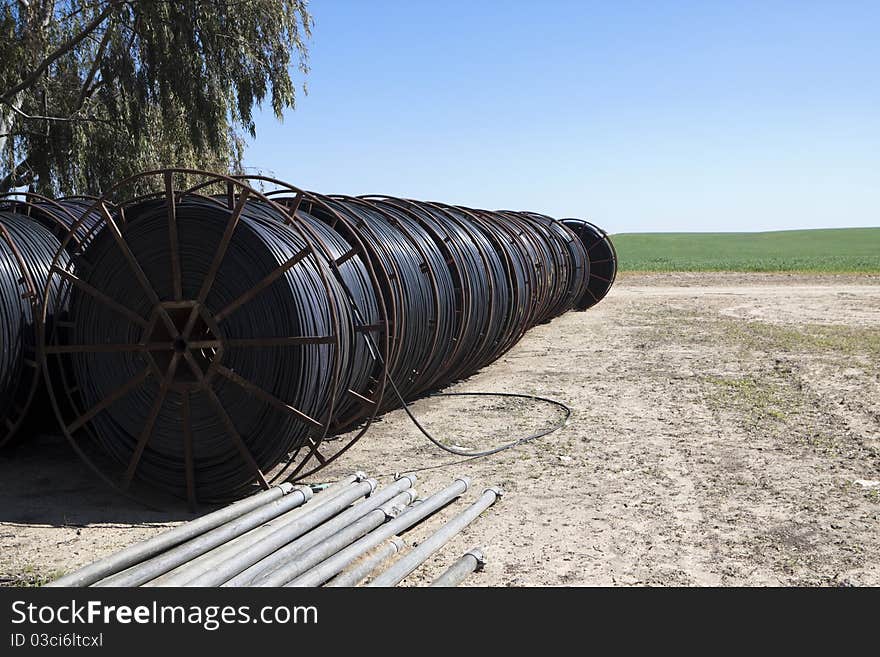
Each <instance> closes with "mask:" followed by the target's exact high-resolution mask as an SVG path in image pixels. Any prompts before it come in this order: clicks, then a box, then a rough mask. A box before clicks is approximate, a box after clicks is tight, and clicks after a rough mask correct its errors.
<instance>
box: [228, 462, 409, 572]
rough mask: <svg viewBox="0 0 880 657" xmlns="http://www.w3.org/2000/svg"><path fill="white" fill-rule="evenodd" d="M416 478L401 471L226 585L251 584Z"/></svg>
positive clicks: (359, 516) (407, 486)
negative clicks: (392, 480) (375, 490)
mask: <svg viewBox="0 0 880 657" xmlns="http://www.w3.org/2000/svg"><path fill="white" fill-rule="evenodd" d="M415 482H416V476H415V475H412V474H407V475H402V476H401V477H399V478H398V479H397V480H396V481H395V482H393V483H392V484H391V485H390V486H386V487H385V488H383V489H381V490H379V491H377V492H375V493H373V494H372V495H370V497H368V498H367V499H366V500H364V501H363V502H361V503H359V504H356V505H355V506H353V507H351V508H350V509H346V510H345V511H343V512H342V513H340V514H339V515H338V516H336V517H335V518H332V519H330V520H328V521H327V522H325V523H324V524H322V525H320V526H318V527H316V528H315V529H313V530H312V531H310V532H309V533H307V534H304V535H303V536H300V537H299V538H298V539H296V540H295V541H293V542H291V543H288V544H287V545H285V546H284V547H282V548H280V549H278V550H275V551H274V552H272V553H271V554H269V555H267V556H266V557H264V558H263V559H261V560H260V561H258V562H257V563H255V564H254V565H252V566H250V567H249V568H246V569H245V570H243V571H242V572H240V573H239V574H238V575H236V576H235V577H233V578H231V579H230V580H228V581H227V582H226V584H224V586H248V585H249V584H251V583H252V582H254V581H256V580H258V579H260V578H261V577H262V576H263V575H265V574H267V573H269V572H272V571H274V570H276V569H278V568H280V567H281V566H283V565H284V563H285V562H289V561H290V560H291V559H292V558H293V557H294V556H296V555H298V554H300V553H302V552H305V551H306V550H308V549H310V548H312V547H314V546H316V545H318V544H320V543H322V542H324V541H326V540H328V539H329V538H330V537H331V536H333V535H334V534H336V533H337V532H340V531H342V530H343V529H345V528H346V527H348V526H349V525H351V524H352V523H354V522H356V521H358V520H360V519H361V518H363V517H364V516H366V515H367V514H368V513H370V512H371V511H373V510H375V509H378V508H379V507H381V506H382V505H383V504H385V503H386V502H389V501H391V500H393V499H394V498H395V497H397V496H398V495H399V494H400V493H402V492H404V491H405V490H407V489H411V488H412V486H413V484H415ZM404 506H406V505H404Z"/></svg>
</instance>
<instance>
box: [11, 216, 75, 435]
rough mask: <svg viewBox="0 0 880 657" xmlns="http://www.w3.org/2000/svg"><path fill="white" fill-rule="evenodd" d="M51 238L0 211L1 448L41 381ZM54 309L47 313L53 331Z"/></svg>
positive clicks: (24, 415) (39, 228)
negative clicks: (41, 333) (39, 354)
mask: <svg viewBox="0 0 880 657" xmlns="http://www.w3.org/2000/svg"><path fill="white" fill-rule="evenodd" d="M59 245H60V243H59V241H58V238H56V237H55V236H54V235H53V234H52V233H50V232H49V231H48V230H46V229H45V228H44V227H43V226H41V225H40V224H38V223H36V222H34V221H33V220H32V219H31V218H30V217H28V216H26V215H23V214H17V213H14V212H6V211H0V445H4V444H6V443H8V442H10V441H11V440H12V438H13V436H14V435H15V434H16V432H17V431H18V429H19V428H20V427H21V425H22V423H23V422H24V421H25V420H26V419H27V413H28V410H29V407H30V406H31V404H32V402H33V400H34V397H35V394H36V393H37V385H38V382H39V379H40V372H39V366H38V363H37V355H36V352H37V344H38V337H39V331H40V329H41V326H40V323H41V322H42V321H43V320H42V314H43V313H42V311H41V305H40V303H41V298H40V296H39V293H40V291H42V290H43V289H44V288H45V286H46V285H47V282H48V279H49V268H50V266H51V264H52V259H53V258H54V256H55V253H56V251H57V250H58V248H59ZM56 312H57V307H56V306H55V304H54V302H53V303H52V304H50V306H49V307H48V308H47V312H46V331H47V333H50V334H51V332H52V328H53V324H54V320H55V315H56Z"/></svg>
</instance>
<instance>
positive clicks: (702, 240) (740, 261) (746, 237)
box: [612, 228, 880, 273]
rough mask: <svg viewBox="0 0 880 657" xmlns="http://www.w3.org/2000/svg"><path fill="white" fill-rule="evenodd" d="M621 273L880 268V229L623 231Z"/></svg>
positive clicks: (617, 237) (868, 270)
mask: <svg viewBox="0 0 880 657" xmlns="http://www.w3.org/2000/svg"><path fill="white" fill-rule="evenodd" d="M612 239H613V241H614V247H615V248H616V249H617V255H618V257H619V259H620V270H621V271H763V272H774V271H801V272H828V273H834V272H863V273H876V272H880V228H837V229H828V230H788V231H777V232H767V233H629V234H626V233H623V234H620V235H614V236H612Z"/></svg>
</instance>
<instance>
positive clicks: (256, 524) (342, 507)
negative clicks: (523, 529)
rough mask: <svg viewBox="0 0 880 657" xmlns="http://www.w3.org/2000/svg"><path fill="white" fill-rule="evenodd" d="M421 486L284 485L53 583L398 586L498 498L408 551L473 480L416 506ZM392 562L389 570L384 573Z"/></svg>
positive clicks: (399, 481) (492, 495)
mask: <svg viewBox="0 0 880 657" xmlns="http://www.w3.org/2000/svg"><path fill="white" fill-rule="evenodd" d="M415 481H416V477H415V475H412V474H406V475H402V476H400V477H398V478H396V479H395V480H393V481H391V482H390V483H388V484H387V485H385V486H379V485H378V483H377V481H376V480H375V479H370V478H368V477H366V475H364V474H363V473H355V474H354V475H352V476H350V477H346V478H344V479H342V480H340V481H338V482H336V483H335V484H334V485H332V486H331V487H329V488H327V489H326V490H322V491H320V492H318V493H313V492H312V489H311V488H310V487H306V486H300V487H294V486H293V485H292V484H289V483H285V484H281V485H280V486H275V487H272V488H270V489H269V490H267V491H264V492H261V493H257V494H255V495H252V496H250V497H247V498H245V499H243V500H240V501H238V502H236V503H234V504H232V505H229V506H226V507H223V508H221V509H219V510H217V511H214V512H212V513H208V514H207V515H204V516H202V517H200V518H198V519H196V520H193V521H190V522H186V523H184V524H181V525H178V526H177V527H174V528H173V529H170V530H167V531H165V532H163V533H161V534H159V535H157V536H155V537H153V538H151V539H148V540H146V541H143V542H141V543H137V544H135V545H132V546H130V547H128V548H126V549H124V550H122V551H120V552H117V553H115V554H111V555H109V556H107V557H104V558H102V559H99V560H98V561H95V562H94V563H91V564H88V565H86V566H84V567H82V568H80V569H78V570H76V571H74V572H72V573H70V574H68V575H65V576H63V577H61V578H59V579H57V580H55V581H54V582H52V583H50V584H48V586H91V587H120V586H147V587H156V586H159V587H163V586H258V587H268V586H294V587H296V586H321V585H323V584H325V583H326V584H327V585H328V586H356V585H358V584H359V583H361V582H362V581H364V579H366V578H368V577H370V576H371V575H372V576H373V578H372V580H371V581H370V586H396V585H397V584H399V583H400V582H401V581H403V580H404V578H406V577H407V576H409V575H410V574H412V573H413V572H414V571H415V570H416V569H417V568H419V567H420V566H422V564H424V562H425V561H426V560H427V559H428V557H430V556H431V555H432V554H434V553H436V552H437V550H439V549H440V548H441V547H442V546H443V545H444V544H445V543H447V542H448V541H449V540H450V539H452V538H453V537H454V536H456V535H457V534H458V533H460V532H461V531H462V530H463V529H464V528H465V527H467V526H468V525H470V524H471V523H472V522H474V520H476V519H477V518H478V517H479V516H480V515H481V514H482V513H483V512H484V511H485V510H486V509H488V508H489V506H491V505H492V504H493V503H494V502H495V500H496V499H497V497H498V495H499V491H498V489H495V488H490V489H487V490H486V491H485V492H484V493H483V494H482V495H481V496H480V497H479V498H478V499H477V500H476V501H475V502H474V503H473V504H471V505H470V506H468V507H467V508H466V509H465V510H464V511H463V512H462V513H460V514H457V515H455V516H453V517H452V518H451V519H449V520H448V521H446V522H444V523H442V525H441V526H440V528H439V529H438V530H436V531H435V532H434V533H433V534H431V535H430V536H429V537H428V538H427V539H425V540H424V541H422V542H420V543H419V544H418V546H417V547H415V548H413V549H410V550H407V547H406V543H405V541H404V540H403V539H402V538H401V534H405V532H407V531H410V530H412V529H413V528H414V527H417V526H419V525H420V524H421V523H422V522H423V521H424V520H425V519H426V518H429V517H432V516H434V514H436V513H437V512H438V511H440V510H442V509H444V508H445V507H447V506H448V505H450V504H452V503H453V502H455V500H457V499H458V498H459V497H461V496H462V495H464V494H465V493H466V492H467V490H468V488H469V481H468V479H467V478H464V477H460V478H457V479H455V480H453V481H452V483H450V484H449V485H448V486H446V487H445V488H443V489H442V490H440V491H437V492H436V493H434V494H433V495H430V496H429V497H427V498H425V499H421V500H419V499H417V494H416V491H415V489H414V488H413V485H414V483H415ZM395 557H399V558H397V559H394V558H395ZM389 561H391V564H390V566H389V567H388V568H387V569H385V570H384V571H383V572H378V571H382V569H383V568H384V567H385V566H386V565H387V564H388V562H389ZM475 569H476V568H475V567H474V568H471V569H470V571H469V572H468V573H465V574H464V576H466V575H467V574H469V573H470V572H473V571H474V570H475ZM460 570H462V568H461V567H458V568H457V569H456V574H455V576H454V577H452V576H450V575H444V576H442V577H441V579H444V578H445V579H446V580H450V579H455V582H454V583H453V584H450V583H447V584H446V585H455V584H457V583H459V582H460V581H462V580H463V579H464V576H463V575H462V574H461V573H459V571H460ZM377 572H378V574H376V573H377Z"/></svg>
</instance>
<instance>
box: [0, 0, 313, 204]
mask: <svg viewBox="0 0 880 657" xmlns="http://www.w3.org/2000/svg"><path fill="white" fill-rule="evenodd" d="M0 2H2V3H3V4H2V7H0V178H2V179H3V180H2V183H0V190H2V188H6V189H8V188H9V187H11V186H15V185H21V184H23V183H26V184H31V185H32V186H33V187H35V188H36V189H37V191H40V192H44V193H49V194H54V193H66V194H72V193H89V192H91V193H94V192H97V191H99V190H101V189H106V188H107V187H109V186H110V185H111V184H112V183H113V182H114V181H117V180H119V179H120V178H124V177H126V176H128V175H131V174H133V173H135V172H137V171H142V170H144V169H150V168H155V167H158V166H162V165H170V164H174V165H180V166H190V167H198V168H208V169H213V170H220V171H225V170H232V171H236V170H238V169H239V168H240V164H241V157H242V150H243V137H244V135H245V134H249V135H251V136H254V135H255V134H256V131H255V126H254V121H253V110H254V108H255V107H256V106H257V105H258V104H260V103H261V102H262V101H264V100H268V102H269V103H270V104H271V107H272V109H273V111H274V112H275V114H276V116H278V117H279V118H280V117H281V116H282V112H283V110H284V109H285V108H286V107H293V106H294V104H295V99H296V85H295V83H294V81H293V80H292V78H291V73H290V69H291V66H292V61H291V55H292V53H293V54H295V55H296V56H297V60H296V62H295V64H296V65H297V66H298V69H299V72H300V74H302V75H305V74H306V73H307V72H308V59H307V56H308V50H307V45H306V40H307V39H308V38H309V36H310V34H311V26H312V18H311V16H310V14H309V12H308V8H307V0H175V1H173V2H172V1H170V0H151V1H149V2H146V1H142V2H123V1H121V0H104V1H95V0H0Z"/></svg>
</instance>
